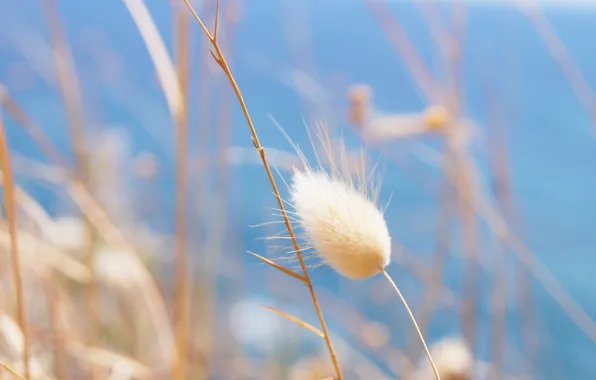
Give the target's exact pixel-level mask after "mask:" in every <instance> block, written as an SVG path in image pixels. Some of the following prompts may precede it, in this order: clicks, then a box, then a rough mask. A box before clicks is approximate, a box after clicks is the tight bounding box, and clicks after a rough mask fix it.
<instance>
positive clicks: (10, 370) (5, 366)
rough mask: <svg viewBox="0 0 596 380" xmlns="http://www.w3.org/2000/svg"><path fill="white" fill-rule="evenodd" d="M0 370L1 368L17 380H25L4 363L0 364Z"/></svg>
mask: <svg viewBox="0 0 596 380" xmlns="http://www.w3.org/2000/svg"><path fill="white" fill-rule="evenodd" d="M0 368H2V369H3V370H4V371H6V372H8V373H10V374H11V375H13V376H14V377H16V378H17V379H21V380H25V378H24V377H23V376H21V375H19V373H18V372H17V371H15V370H14V369H12V368H11V367H10V366H9V365H8V364H6V363H3V362H0Z"/></svg>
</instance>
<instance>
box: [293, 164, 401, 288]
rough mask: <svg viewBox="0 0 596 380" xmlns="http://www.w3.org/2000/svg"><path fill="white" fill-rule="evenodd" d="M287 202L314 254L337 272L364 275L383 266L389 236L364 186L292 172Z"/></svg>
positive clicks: (318, 173) (387, 258)
mask: <svg viewBox="0 0 596 380" xmlns="http://www.w3.org/2000/svg"><path fill="white" fill-rule="evenodd" d="M290 192H291V200H292V203H293V205H294V207H295V209H296V214H297V216H298V220H299V223H300V226H301V227H302V229H303V230H304V233H305V235H306V237H307V239H308V240H309V241H310V243H311V244H312V245H313V246H314V248H315V249H316V251H317V254H318V255H319V256H320V257H321V258H322V259H323V261H325V262H326V263H327V264H329V265H330V266H331V267H332V268H333V269H335V270H336V271H337V272H338V273H340V274H341V275H343V276H345V277H348V278H350V279H364V278H368V277H370V276H373V275H375V274H377V273H378V272H379V271H380V268H381V267H385V266H387V265H388V264H389V261H390V255H391V237H390V236H389V231H388V229H387V224H386V223H385V219H384V217H383V214H382V213H381V211H380V210H379V209H378V208H377V206H376V205H375V204H374V203H373V202H371V201H370V200H369V199H368V197H367V194H366V193H365V192H364V190H361V189H357V188H355V187H354V185H353V184H352V183H351V182H349V181H344V180H341V179H339V178H332V177H330V176H329V175H328V174H327V173H326V172H324V171H313V170H310V169H307V170H306V171H295V172H294V176H293V181H292V185H291V189H290Z"/></svg>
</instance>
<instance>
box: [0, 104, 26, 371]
mask: <svg viewBox="0 0 596 380" xmlns="http://www.w3.org/2000/svg"><path fill="white" fill-rule="evenodd" d="M0 169H2V183H3V184H4V203H5V207H6V219H7V221H8V233H9V234H10V256H11V257H10V259H11V260H10V261H11V267H12V277H13V280H14V287H15V292H16V298H17V320H18V323H19V328H20V329H21V332H22V334H23V347H22V350H23V352H22V353H23V364H24V366H25V379H27V380H29V379H30V369H29V334H28V332H27V318H26V316H25V305H24V299H23V279H22V277H21V262H20V257H19V249H18V246H17V230H16V209H15V196H14V181H13V177H12V169H11V167H10V153H9V151H8V142H7V139H6V131H5V130H4V123H3V122H2V115H0Z"/></svg>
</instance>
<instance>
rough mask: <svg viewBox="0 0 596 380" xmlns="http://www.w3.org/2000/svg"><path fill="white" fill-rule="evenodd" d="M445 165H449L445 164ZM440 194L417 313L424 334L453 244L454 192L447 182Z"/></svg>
mask: <svg viewBox="0 0 596 380" xmlns="http://www.w3.org/2000/svg"><path fill="white" fill-rule="evenodd" d="M444 164H447V163H446V162H445V163H444ZM439 192H440V195H439V204H440V206H439V207H440V209H439V215H438V218H437V237H436V243H435V248H434V251H433V254H432V257H431V263H430V267H429V269H428V270H429V271H430V275H429V276H426V278H427V281H426V287H425V292H424V295H423V296H422V300H421V303H420V307H419V310H418V311H417V315H418V318H417V320H418V325H419V326H420V330H421V331H422V332H423V333H424V331H425V329H426V327H427V325H428V323H429V321H430V318H431V316H432V313H433V311H434V310H435V309H436V306H435V304H436V302H437V301H438V300H439V297H440V295H441V293H442V291H443V288H444V287H445V286H444V285H443V283H442V281H441V280H440V279H441V278H442V273H443V270H444V268H445V264H446V261H447V257H448V253H449V244H450V242H451V232H452V231H451V223H452V218H453V211H454V210H453V208H454V207H453V205H452V198H453V192H452V188H451V185H450V184H449V183H448V182H446V181H445V182H443V184H442V188H441V189H440V191H439ZM415 340H416V335H415V333H412V334H411V335H410V337H409V338H408V343H407V347H408V348H409V349H408V352H407V355H408V357H409V358H410V359H412V358H414V354H415V351H414V349H415V347H416V346H415V345H414V342H415ZM407 377H408V376H406V378H407Z"/></svg>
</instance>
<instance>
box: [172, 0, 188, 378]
mask: <svg viewBox="0 0 596 380" xmlns="http://www.w3.org/2000/svg"><path fill="white" fill-rule="evenodd" d="M175 12H176V21H177V25H178V28H177V33H176V52H177V57H176V61H177V73H178V75H177V76H176V79H177V80H178V81H179V88H180V94H181V96H180V106H179V108H178V113H176V114H173V115H172V116H173V117H174V123H175V127H176V131H177V133H176V141H177V143H176V152H177V165H176V238H175V242H174V255H175V262H176V266H175V271H176V273H175V274H174V279H175V284H174V324H175V334H176V354H175V355H174V366H173V371H174V378H175V379H179V380H182V379H184V378H185V376H186V357H187V340H188V323H189V321H188V318H189V315H188V313H189V304H188V303H189V295H190V294H189V292H190V289H189V281H188V258H187V254H186V204H187V192H188V111H187V104H188V101H187V97H188V80H189V74H190V73H189V51H188V45H189V41H188V40H189V34H190V33H189V19H188V16H187V13H186V12H185V10H184V9H182V8H180V9H177V10H176V11H175Z"/></svg>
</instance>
